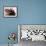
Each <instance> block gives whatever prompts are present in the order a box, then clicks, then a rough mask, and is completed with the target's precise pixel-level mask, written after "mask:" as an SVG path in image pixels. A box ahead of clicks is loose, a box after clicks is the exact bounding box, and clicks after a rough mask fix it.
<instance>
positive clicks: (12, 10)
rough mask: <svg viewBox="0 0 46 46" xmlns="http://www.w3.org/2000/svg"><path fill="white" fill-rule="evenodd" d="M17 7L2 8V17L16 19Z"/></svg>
mask: <svg viewBox="0 0 46 46" xmlns="http://www.w3.org/2000/svg"><path fill="white" fill-rule="evenodd" d="M16 16H17V7H4V17H16Z"/></svg>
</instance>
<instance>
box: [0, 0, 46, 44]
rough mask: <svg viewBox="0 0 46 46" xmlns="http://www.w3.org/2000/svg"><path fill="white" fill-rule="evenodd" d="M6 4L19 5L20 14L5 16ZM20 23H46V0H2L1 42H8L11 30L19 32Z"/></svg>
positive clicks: (0, 0)
mask: <svg viewBox="0 0 46 46" xmlns="http://www.w3.org/2000/svg"><path fill="white" fill-rule="evenodd" d="M4 6H17V8H18V16H17V17H16V18H4V16H3V7H4ZM18 24H46V0H0V44H7V43H8V39H7V36H8V34H9V32H11V31H12V32H16V34H17V32H18V30H17V25H18ZM16 43H17V40H16Z"/></svg>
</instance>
